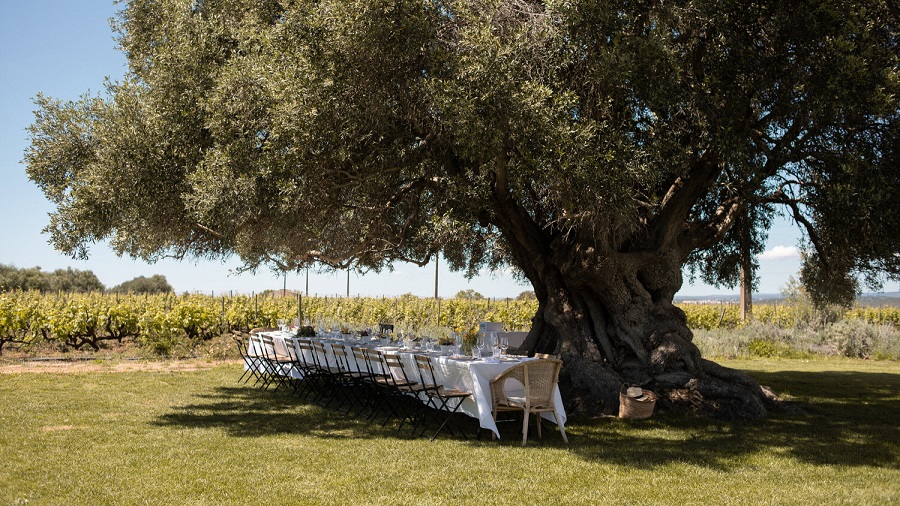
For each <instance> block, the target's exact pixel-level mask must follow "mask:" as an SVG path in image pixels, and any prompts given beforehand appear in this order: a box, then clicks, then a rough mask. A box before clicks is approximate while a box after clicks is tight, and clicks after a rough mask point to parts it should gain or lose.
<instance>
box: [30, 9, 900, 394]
mask: <svg viewBox="0 0 900 506" xmlns="http://www.w3.org/2000/svg"><path fill="white" fill-rule="evenodd" d="M116 25H117V29H118V33H119V42H120V45H121V48H122V50H123V51H124V52H125V54H126V56H127V58H128V62H129V72H128V74H127V75H126V77H125V78H124V79H123V80H121V81H119V82H111V83H109V84H108V86H107V90H106V94H105V95H101V96H85V97H83V98H82V99H80V100H77V101H74V102H60V101H57V100H54V99H52V98H49V97H45V96H39V97H38V99H37V105H38V110H37V113H36V114H37V118H36V121H35V123H34V124H33V125H32V126H31V147H30V148H29V149H28V151H27V152H26V155H25V161H26V164H27V166H28V169H27V170H28V175H29V177H30V178H31V179H32V180H33V181H35V182H36V183H37V184H38V185H39V186H40V187H41V189H42V190H43V191H44V192H45V194H46V195H47V197H48V198H49V199H50V200H51V201H52V202H53V203H54V204H55V205H56V211H55V212H54V213H53V214H52V215H51V218H50V224H49V225H48V227H47V231H48V232H49V234H50V237H51V241H52V242H53V244H54V245H55V246H56V247H57V248H59V249H61V250H62V251H65V252H67V253H69V254H72V255H74V256H85V255H87V253H88V248H89V246H90V245H91V244H93V243H95V242H97V241H100V240H109V241H110V243H111V244H112V246H113V247H114V248H115V249H116V251H117V252H119V253H122V254H128V255H133V256H138V257H143V258H146V259H151V260H152V259H156V258H159V257H161V256H164V255H170V256H175V257H184V256H199V257H219V256H225V255H238V256H239V257H240V258H241V259H243V260H244V262H245V263H246V266H247V268H255V267H257V266H259V265H263V264H272V265H275V266H277V267H278V268H283V269H294V268H300V267H303V266H306V265H310V264H317V265H324V266H331V267H335V268H343V267H347V266H352V267H355V268H358V269H361V270H365V269H380V268H384V267H385V266H388V265H390V264H391V263H392V262H394V261H397V260H404V261H411V262H416V263H419V264H424V263H426V262H428V261H429V259H431V258H433V257H434V255H435V254H436V253H438V252H440V253H442V254H443V255H444V256H445V257H446V258H447V260H448V262H449V264H450V265H451V266H452V267H454V268H457V269H467V270H468V272H469V273H475V272H477V271H478V270H479V269H482V268H485V267H487V268H499V267H501V266H504V265H509V266H511V267H513V268H514V269H515V270H517V271H518V272H520V273H521V274H522V276H523V277H524V278H526V279H528V280H529V281H530V282H531V283H532V285H534V288H535V294H536V296H537V298H538V301H539V312H538V315H537V316H536V318H537V319H536V321H535V325H534V327H533V332H532V334H530V335H529V338H528V340H527V341H526V344H527V345H528V346H529V347H531V348H532V349H536V348H540V347H542V346H543V347H548V348H554V347H555V348H560V347H561V346H563V347H569V348H567V349H568V352H567V351H566V350H565V349H563V350H562V351H563V356H564V358H566V357H568V358H566V360H567V368H569V370H571V371H575V370H579V369H578V366H575V365H573V364H574V363H575V362H574V358H572V357H576V356H577V357H582V358H584V359H585V360H588V361H590V362H592V363H593V364H594V365H593V366H591V367H594V369H591V370H592V371H594V372H593V373H591V374H597V371H598V369H597V368H598V367H607V366H608V367H612V368H614V369H616V370H617V371H619V373H620V374H622V375H624V376H621V377H623V378H627V377H629V376H628V375H629V374H630V375H631V377H630V378H631V379H630V381H637V380H641V378H643V376H642V375H645V374H652V375H655V376H654V377H656V378H657V379H659V378H662V377H664V376H660V375H661V374H663V372H662V371H670V372H671V370H673V368H678V367H681V368H683V369H686V370H688V371H695V370H697V368H698V367H701V366H700V364H701V361H700V359H699V353H698V352H696V351H691V350H693V348H692V345H691V344H690V337H691V336H690V331H689V330H687V329H686V327H685V325H684V323H683V321H684V318H683V314H679V312H678V310H677V309H673V306H672V305H671V299H672V297H673V295H674V294H675V292H676V291H677V290H678V289H679V288H680V287H681V284H682V273H681V271H682V268H683V267H684V266H687V267H688V268H689V269H691V270H692V272H694V273H695V274H697V275H699V276H701V277H703V279H705V280H707V281H709V282H712V283H720V284H731V285H733V284H734V283H735V282H736V281H737V277H738V264H739V260H740V254H739V253H740V251H741V249H745V250H746V249H749V250H751V251H754V252H759V251H760V250H761V248H762V247H763V245H764V240H765V238H766V230H767V229H768V227H769V225H770V224H771V221H772V219H773V217H774V216H775V215H776V214H777V213H782V214H785V215H786V216H788V217H789V218H790V219H791V220H793V221H794V222H795V223H797V224H798V226H799V227H800V228H801V230H802V231H803V232H804V237H805V257H804V268H803V277H804V283H805V284H806V285H807V286H809V287H811V290H812V291H813V292H815V293H817V294H820V295H821V296H822V297H825V298H828V299H837V300H840V299H842V298H844V299H846V297H847V295H848V294H852V293H853V291H854V290H856V289H857V287H858V281H857V280H858V279H860V276H861V277H862V279H863V280H865V281H867V282H869V283H870V284H871V285H873V286H877V285H878V283H879V282H880V281H882V280H883V279H885V277H890V278H893V279H897V278H898V277H900V255H898V251H900V236H898V234H897V233H896V232H897V230H900V205H898V204H900V202H898V198H900V197H898V195H900V178H898V170H897V167H898V161H900V160H898V156H900V155H898V153H900V136H898V133H897V132H898V119H900V115H898V112H900V107H898V105H900V93H898V92H900V65H898V60H900V56H898V55H900V51H898V47H897V46H898V31H897V13H896V10H895V8H894V7H893V4H892V3H891V2H887V1H885V0H874V1H873V0H865V1H861V0H860V1H856V0H800V1H790V2H789V1H777V0H776V1H770V2H756V3H745V2H733V1H719V0H693V1H679V2H653V1H646V2H631V1H629V2H625V1H606V2H600V1H594V0H584V1H575V0H566V1H562V0H560V1H552V0H548V1H533V0H416V1H413V0H390V1H386V0H365V1H363V0H319V1H304V0H295V1H276V0H260V1H257V2H237V1H230V0H154V1H149V0H128V1H125V2H124V9H123V10H122V11H121V13H120V14H119V16H118V18H117V20H116ZM654 336H656V337H654ZM660 336H664V337H660ZM566 343H568V344H566ZM570 345H571V346H570ZM673 350H679V351H678V353H675V352H674V351H673ZM566 353H570V354H571V355H566ZM675 355H677V356H678V358H673V357H674V356H675ZM585 357H587V358H585ZM632 363H640V364H643V365H642V366H641V367H637V366H635V367H632V366H631V365H628V364H632ZM622 371H630V372H622ZM635 371H643V372H640V373H638V372H635ZM648 371H649V372H648ZM573 374H574V373H573ZM691 374H693V372H692V373H691ZM665 377H666V378H668V379H667V381H675V380H672V376H671V375H669V376H665ZM660 381H661V380H660ZM679 381H681V380H679ZM573 382H574V383H577V381H575V380H573ZM576 386H577V385H576ZM584 388H588V386H585V387H584ZM590 388H593V387H590Z"/></svg>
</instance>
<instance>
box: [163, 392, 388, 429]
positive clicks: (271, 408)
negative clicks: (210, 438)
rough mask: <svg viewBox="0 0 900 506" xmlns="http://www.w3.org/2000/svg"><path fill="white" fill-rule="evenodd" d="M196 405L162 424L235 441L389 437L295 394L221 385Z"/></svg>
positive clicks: (174, 411) (166, 416) (168, 415)
mask: <svg viewBox="0 0 900 506" xmlns="http://www.w3.org/2000/svg"><path fill="white" fill-rule="evenodd" d="M195 397H196V399H197V402H194V403H192V404H187V405H183V406H175V407H173V408H172V411H171V412H169V413H166V414H163V415H161V416H160V417H158V419H157V420H156V422H155V424H156V425H159V426H173V427H189V428H206V429H208V428H216V429H222V430H224V431H226V432H227V433H228V434H229V435H231V436H235V437H259V436H271V435H278V434H305V435H314V436H316V437H322V438H330V439H345V438H365V437H375V436H384V435H385V433H386V432H387V429H382V430H379V427H378V425H375V424H373V425H372V426H369V425H367V424H366V421H365V420H362V419H360V418H356V417H353V416H351V415H348V416H343V414H342V412H339V411H337V410H335V409H332V408H328V409H326V408H323V407H321V406H319V405H318V404H316V403H313V402H308V401H304V400H301V399H298V398H297V397H294V396H292V395H290V394H289V393H288V392H287V391H286V390H284V389H279V390H276V391H272V390H261V389H259V388H254V387H251V386H235V387H227V386H220V387H216V388H215V389H214V390H213V391H212V392H211V393H207V394H200V395H197V396H195Z"/></svg>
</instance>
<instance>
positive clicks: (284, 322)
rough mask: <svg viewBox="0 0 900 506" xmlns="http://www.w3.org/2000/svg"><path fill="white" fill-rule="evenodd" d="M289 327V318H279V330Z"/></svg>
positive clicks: (283, 330)
mask: <svg viewBox="0 0 900 506" xmlns="http://www.w3.org/2000/svg"><path fill="white" fill-rule="evenodd" d="M286 327H287V320H278V330H280V331H282V332H285V331H286Z"/></svg>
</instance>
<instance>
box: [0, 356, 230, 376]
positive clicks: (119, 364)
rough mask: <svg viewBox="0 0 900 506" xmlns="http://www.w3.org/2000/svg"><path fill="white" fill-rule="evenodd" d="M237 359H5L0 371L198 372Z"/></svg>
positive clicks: (14, 372) (3, 372) (1, 372)
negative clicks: (13, 360)
mask: <svg viewBox="0 0 900 506" xmlns="http://www.w3.org/2000/svg"><path fill="white" fill-rule="evenodd" d="M238 363H240V361H239V360H207V359H184V360H159V361H149V360H120V359H113V360H108V361H107V360H99V359H98V360H85V361H81V360H79V361H71V360H47V361H30V360H27V361H17V362H11V361H4V362H2V363H0V374H20V373H54V374H59V373H82V372H134V371H159V372H176V371H199V370H203V369H211V368H213V367H217V366H220V365H225V364H238Z"/></svg>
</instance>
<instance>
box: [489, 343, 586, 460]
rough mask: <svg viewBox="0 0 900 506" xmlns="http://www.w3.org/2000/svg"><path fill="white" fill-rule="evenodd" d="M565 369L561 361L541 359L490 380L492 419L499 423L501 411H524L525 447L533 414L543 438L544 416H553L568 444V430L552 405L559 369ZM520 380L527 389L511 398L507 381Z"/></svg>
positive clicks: (515, 367) (514, 367)
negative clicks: (546, 414) (549, 414)
mask: <svg viewBox="0 0 900 506" xmlns="http://www.w3.org/2000/svg"><path fill="white" fill-rule="evenodd" d="M561 368H562V361H561V360H554V359H550V358H548V359H541V360H529V361H527V362H522V363H521V364H518V365H515V366H513V367H510V368H509V369H507V370H505V371H503V372H502V373H500V374H499V375H497V377H496V378H494V379H493V380H491V396H492V397H493V409H492V411H493V416H494V420H495V421H496V420H497V413H499V412H501V411H522V413H523V417H524V420H523V422H522V446H525V443H526V442H527V441H528V419H529V418H530V416H531V414H532V413H534V414H535V415H537V416H538V421H537V428H538V437H539V438H540V437H541V419H540V416H541V413H553V417H554V418H555V419H556V425H557V426H558V427H559V433H560V434H562V438H563V441H565V442H566V444H568V443H569V439H568V438H567V437H566V429H565V428H564V427H563V424H562V421H561V420H560V418H559V413H557V412H556V407H555V406H554V405H553V394H554V392H555V391H556V385H557V383H558V382H559V370H560V369H561ZM511 379H514V380H517V381H518V382H520V383H521V384H522V385H523V386H524V392H523V394H522V395H521V396H520V395H509V394H507V390H506V382H507V381H508V380H511Z"/></svg>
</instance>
